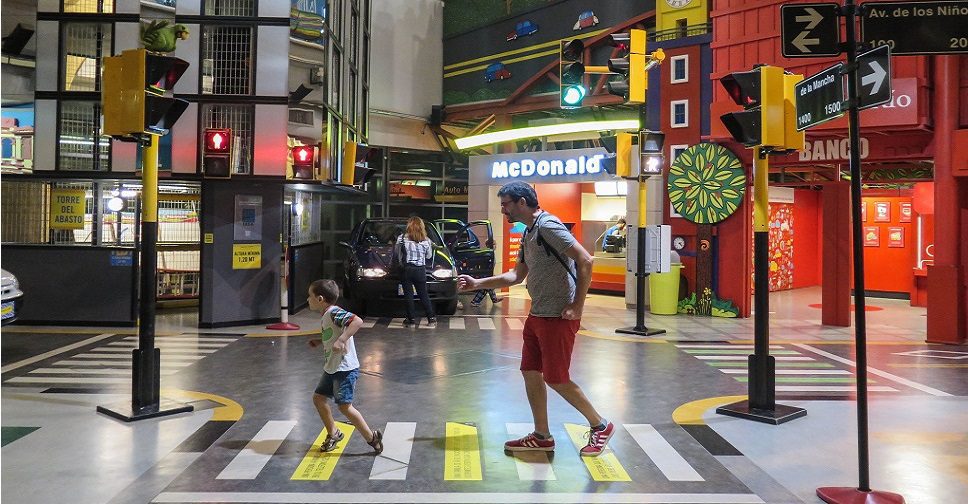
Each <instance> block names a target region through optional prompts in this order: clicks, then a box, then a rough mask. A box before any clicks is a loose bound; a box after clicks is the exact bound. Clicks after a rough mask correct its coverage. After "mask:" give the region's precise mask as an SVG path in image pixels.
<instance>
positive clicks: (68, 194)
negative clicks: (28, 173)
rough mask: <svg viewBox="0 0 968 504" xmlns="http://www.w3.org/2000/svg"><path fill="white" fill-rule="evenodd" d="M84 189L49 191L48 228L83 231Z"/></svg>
mask: <svg viewBox="0 0 968 504" xmlns="http://www.w3.org/2000/svg"><path fill="white" fill-rule="evenodd" d="M84 194H85V191H84V189H51V190H50V228H51V229H84V202H85V199H84Z"/></svg>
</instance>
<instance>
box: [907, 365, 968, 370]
mask: <svg viewBox="0 0 968 504" xmlns="http://www.w3.org/2000/svg"><path fill="white" fill-rule="evenodd" d="M888 366H891V367H903V368H953V369H963V368H968V364H888Z"/></svg>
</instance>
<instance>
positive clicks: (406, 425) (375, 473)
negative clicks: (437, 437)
mask: <svg viewBox="0 0 968 504" xmlns="http://www.w3.org/2000/svg"><path fill="white" fill-rule="evenodd" d="M416 432H417V423H416V422H387V426H386V428H385V429H384V430H383V453H381V454H379V455H377V457H376V460H374V461H373V469H371V470H370V479H371V480H405V479H407V468H408V467H410V454H411V452H413V438H414V435H415V434H416Z"/></svg>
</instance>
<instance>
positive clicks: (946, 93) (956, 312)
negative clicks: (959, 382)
mask: <svg viewBox="0 0 968 504" xmlns="http://www.w3.org/2000/svg"><path fill="white" fill-rule="evenodd" d="M959 58H960V57H959V56H935V57H934V64H935V65H934V138H935V146H936V149H935V159H934V210H935V212H934V215H935V221H934V233H935V235H934V265H931V266H928V337H927V341H928V342H929V343H949V344H959V343H964V342H965V285H964V267H963V265H962V261H961V259H962V258H961V251H960V247H961V243H962V241H963V239H964V238H965V236H964V233H963V232H962V231H963V230H962V226H961V209H962V207H965V206H968V205H966V203H968V202H966V201H965V199H964V198H963V192H962V191H960V188H959V184H960V183H961V180H960V178H959V177H955V176H954V174H953V170H952V157H953V155H952V151H953V147H954V145H953V140H954V135H955V129H957V127H958V110H959V103H958V89H959V84H960V82H959V76H958V70H959V68H958V67H959Z"/></svg>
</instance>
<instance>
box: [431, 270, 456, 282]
mask: <svg viewBox="0 0 968 504" xmlns="http://www.w3.org/2000/svg"><path fill="white" fill-rule="evenodd" d="M431 275H433V276H434V278H438V279H440V280H446V279H448V278H454V270H452V269H450V268H438V269H435V270H434V272H433V273H431Z"/></svg>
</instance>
